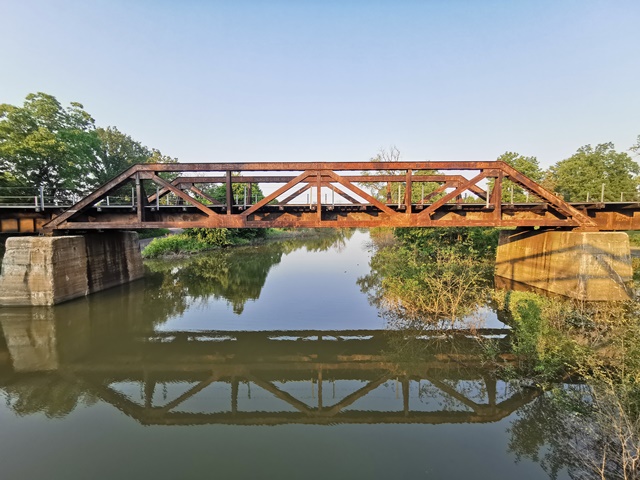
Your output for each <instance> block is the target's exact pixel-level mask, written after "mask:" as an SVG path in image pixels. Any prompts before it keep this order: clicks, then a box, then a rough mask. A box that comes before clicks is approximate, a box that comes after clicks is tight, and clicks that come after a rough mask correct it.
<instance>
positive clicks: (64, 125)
mask: <svg viewBox="0 0 640 480" xmlns="http://www.w3.org/2000/svg"><path fill="white" fill-rule="evenodd" d="M98 142H99V140H98V137H97V135H96V132H95V128H94V120H93V118H91V116H90V115H89V114H88V113H87V112H86V111H84V109H83V106H82V105H81V104H80V103H76V102H72V103H71V104H70V106H69V107H67V108H64V107H63V106H62V105H61V104H60V102H58V100H56V98H55V97H53V96H52V95H48V94H45V93H42V92H39V93H35V94H33V93H32V94H29V95H27V97H26V99H25V102H24V104H23V106H22V107H16V106H13V105H8V104H2V105H0V170H2V171H4V172H6V173H8V174H9V175H10V176H11V177H13V178H14V179H15V182H16V183H18V184H20V185H22V186H29V187H31V186H33V187H37V186H39V185H43V186H44V187H45V188H46V189H47V190H48V192H49V193H50V194H53V195H55V194H56V193H57V192H58V191H59V190H61V189H74V190H83V189H86V188H87V182H88V179H90V175H89V173H90V170H91V165H92V164H93V159H94V152H95V151H96V148H97V146H98Z"/></svg>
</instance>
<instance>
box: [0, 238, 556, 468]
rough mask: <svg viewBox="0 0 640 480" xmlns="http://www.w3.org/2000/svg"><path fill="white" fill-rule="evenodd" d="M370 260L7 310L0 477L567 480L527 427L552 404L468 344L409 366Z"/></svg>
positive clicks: (258, 271)
mask: <svg viewBox="0 0 640 480" xmlns="http://www.w3.org/2000/svg"><path fill="white" fill-rule="evenodd" d="M371 255H372V245H371V242H370V239H369V234H368V233H367V232H363V231H347V232H337V233H332V234H327V235H323V236H321V237H319V238H309V239H295V238H294V239H290V240H286V241H280V242H271V243H267V244H266V245H262V246H257V247H242V248H234V249H228V250H224V251H219V252H213V253H209V254H203V255H199V256H197V257H191V258H187V259H178V260H171V261H170V260H156V261H148V262H147V263H146V268H147V273H146V276H145V279H144V280H141V281H138V282H135V283H132V284H130V285H125V286H122V287H118V288H114V289H111V290H108V291H104V292H101V293H98V294H94V295H92V296H90V297H88V298H85V299H78V300H75V301H71V302H68V303H65V304H62V305H59V306H56V307H53V308H20V309H16V308H0V323H1V326H2V330H1V335H0V397H2V400H3V401H2V402H1V403H0V478H2V479H3V480H12V479H36V478H48V479H65V480H72V479H88V478H91V479H114V478H141V479H147V478H148V479H178V478H180V479H188V478H225V479H226V478H239V479H262V478H265V479H271V478H273V479H289V478H292V479H294V478H295V479H297V478H310V479H316V478H317V479H326V478H331V479H351V478H385V479H387V478H422V479H513V478H519V479H541V478H549V476H550V473H552V472H555V471H556V470H557V478H560V479H562V478H568V476H567V474H566V471H565V469H564V468H562V462H561V461H560V462H559V461H558V459H554V458H553V455H551V454H552V449H551V447H550V446H548V445H546V444H545V442H547V441H548V435H547V436H545V434H544V432H543V430H544V429H541V428H530V427H529V425H530V424H531V423H532V421H533V420H535V417H534V415H537V413H536V412H537V411H538V410H539V408H540V405H541V403H540V402H541V401H542V400H543V399H542V398H537V395H538V394H537V392H536V391H534V390H531V389H520V388H518V387H517V386H516V385H514V384H513V383H512V382H508V381H504V380H502V379H500V378H499V377H498V378H496V377H495V375H494V374H493V373H492V372H490V371H488V370H487V368H486V366H485V364H484V362H483V361H482V352H479V351H477V346H475V347H474V345H473V344H472V343H470V342H469V341H468V339H467V338H466V337H465V336H460V337H459V338H458V339H457V340H455V341H452V340H449V339H442V338H440V337H436V336H434V337H428V336H424V337H421V338H419V339H412V341H413V340H416V341H417V342H419V343H420V346H421V348H422V350H421V351H422V352H425V351H426V352H428V354H427V355H426V356H425V355H422V356H421V357H420V359H417V358H411V349H410V348H409V347H408V346H407V345H409V343H407V338H406V336H404V334H403V332H396V331H389V330H388V329H387V327H388V326H389V325H388V318H387V317H386V316H385V315H384V314H383V312H381V311H380V310H379V309H378V307H376V306H374V304H375V302H371V301H370V295H368V291H367V290H368V289H367V286H366V276H367V274H368V273H369V260H370V258H371ZM474 318H475V319H476V320H478V319H480V320H481V321H482V323H483V325H481V326H484V327H492V328H495V327H501V326H503V325H502V324H501V323H500V322H499V321H498V318H497V316H496V314H495V313H494V312H493V311H492V310H491V309H490V308H488V307H484V308H481V309H479V310H478V311H477V312H475V314H474ZM534 407H535V408H534ZM536 409H538V410H536ZM533 423H535V422H533ZM538 452H539V454H538ZM538 458H539V459H540V460H539V461H534V460H537V459H538Z"/></svg>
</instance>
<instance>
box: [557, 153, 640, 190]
mask: <svg viewBox="0 0 640 480" xmlns="http://www.w3.org/2000/svg"><path fill="white" fill-rule="evenodd" d="M639 174H640V166H639V165H638V163H637V162H635V161H634V160H633V159H632V158H631V157H630V156H629V155H628V154H626V153H624V152H616V151H615V149H614V146H613V144H612V143H603V144H600V145H596V147H595V148H593V147H592V146H591V145H585V146H584V147H580V148H579V149H578V151H577V152H576V153H575V154H574V155H572V156H571V157H569V158H567V159H566V160H562V161H561V162H558V163H557V164H556V165H555V166H553V167H551V169H550V171H549V174H548V183H549V185H550V186H551V187H552V188H553V189H555V191H556V192H558V193H560V194H562V195H563V196H564V198H565V200H568V201H571V202H582V201H585V200H586V199H587V194H589V196H590V199H592V200H595V199H600V195H601V189H602V184H604V186H605V191H604V200H605V201H608V202H612V201H614V202H615V201H619V200H620V194H621V193H622V194H623V199H624V198H626V199H627V200H636V199H637V198H638V175H639Z"/></svg>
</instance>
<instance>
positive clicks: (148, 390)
mask: <svg viewBox="0 0 640 480" xmlns="http://www.w3.org/2000/svg"><path fill="white" fill-rule="evenodd" d="M143 381H144V406H145V407H146V408H152V407H153V392H155V390H156V382H155V380H154V379H152V378H149V377H148V376H147V375H146V374H145V379H144V380H143Z"/></svg>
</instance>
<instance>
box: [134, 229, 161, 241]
mask: <svg viewBox="0 0 640 480" xmlns="http://www.w3.org/2000/svg"><path fill="white" fill-rule="evenodd" d="M136 231H137V232H138V238H139V239H141V240H142V239H144V238H156V237H164V236H165V235H167V234H168V233H169V229H168V228H143V229H140V230H136Z"/></svg>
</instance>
